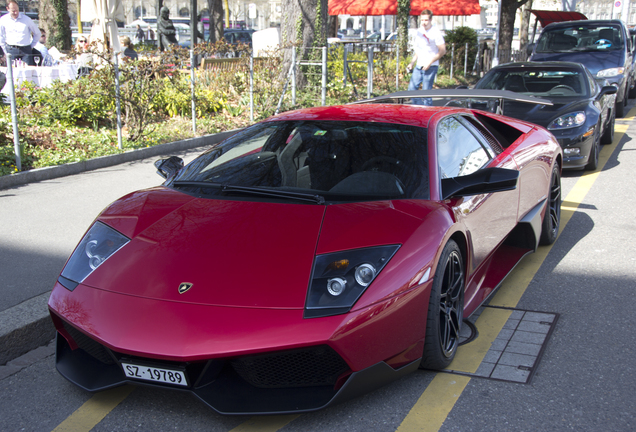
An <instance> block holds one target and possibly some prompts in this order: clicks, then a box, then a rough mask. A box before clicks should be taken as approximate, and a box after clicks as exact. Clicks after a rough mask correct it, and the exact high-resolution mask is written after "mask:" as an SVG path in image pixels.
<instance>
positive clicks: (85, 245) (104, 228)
mask: <svg viewBox="0 0 636 432" xmlns="http://www.w3.org/2000/svg"><path fill="white" fill-rule="evenodd" d="M129 241H130V239H129V238H128V237H126V236H124V235H122V234H120V233H118V232H117V231H115V230H114V229H112V228H111V227H109V226H108V225H105V224H103V223H101V222H96V223H95V225H93V226H92V227H91V229H89V230H88V232H87V233H86V235H85V236H84V238H83V239H82V241H81V242H80V244H79V245H78V246H77V248H75V251H73V254H72V255H71V258H70V259H69V260H68V262H67V263H66V266H65V267H64V270H62V275H61V276H62V277H63V278H65V279H68V280H70V281H73V282H76V283H81V282H83V281H84V279H86V278H87V277H88V275H90V274H91V273H92V272H93V271H94V270H95V269H97V267H99V266H100V265H101V264H102V263H103V262H104V261H106V260H107V259H108V258H109V257H111V256H112V255H113V254H114V253H115V252H117V251H118V250H119V249H121V248H122V247H123V246H124V245H125V244H126V243H128V242H129ZM65 286H66V285H65ZM75 286H77V285H75ZM75 286H73V287H72V288H73V289H74V288H75ZM67 288H69V289H71V288H70V287H67Z"/></svg>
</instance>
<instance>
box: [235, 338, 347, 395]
mask: <svg viewBox="0 0 636 432" xmlns="http://www.w3.org/2000/svg"><path fill="white" fill-rule="evenodd" d="M231 363H232V366H233V368H234V370H235V371H236V372H237V373H238V374H239V375H240V376H241V378H243V379H244V380H245V381H247V382H248V383H250V384H251V385H253V386H255V387H260V388H284V387H311V386H325V385H330V386H333V385H334V384H335V383H336V381H337V379H338V377H339V376H340V375H342V374H343V373H345V372H346V371H348V370H349V366H348V365H347V363H346V362H345V361H344V360H343V359H342V358H341V357H340V356H339V355H338V354H337V353H336V352H335V351H334V350H333V349H331V348H330V347H328V346H318V347H312V348H306V349H300V350H294V351H285V352H281V353H273V354H263V355H257V356H250V357H242V358H238V359H235V360H232V362H231Z"/></svg>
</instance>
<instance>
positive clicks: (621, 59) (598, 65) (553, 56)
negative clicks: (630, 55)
mask: <svg viewBox="0 0 636 432" xmlns="http://www.w3.org/2000/svg"><path fill="white" fill-rule="evenodd" d="M530 61H534V62H545V61H566V62H574V63H581V64H583V65H585V66H586V67H587V68H588V69H589V70H590V72H591V73H592V75H596V74H597V73H598V72H599V71H602V70H604V69H610V68H615V67H624V66H625V53H624V52H623V50H616V51H594V52H589V51H587V52H555V53H541V52H535V53H534V54H533V55H532V58H531V59H530Z"/></svg>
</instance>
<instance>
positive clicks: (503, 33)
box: [499, 0, 528, 63]
mask: <svg viewBox="0 0 636 432" xmlns="http://www.w3.org/2000/svg"><path fill="white" fill-rule="evenodd" d="M527 2H528V0H519V1H516V0H501V21H500V22H499V63H508V62H509V61H510V60H511V53H512V36H513V34H514V27H515V15H516V13H517V9H518V8H520V7H521V6H523V5H524V4H526V3H527Z"/></svg>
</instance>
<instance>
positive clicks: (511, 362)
mask: <svg viewBox="0 0 636 432" xmlns="http://www.w3.org/2000/svg"><path fill="white" fill-rule="evenodd" d="M484 307H491V308H497V309H507V310H511V311H512V313H511V314H510V318H508V320H507V322H506V324H505V325H504V326H503V328H502V329H501V331H500V332H499V334H498V336H497V338H496V339H495V340H494V341H493V343H492V345H491V347H490V349H489V350H488V353H487V354H486V356H485V357H484V359H483V361H482V362H481V364H480V365H479V368H478V369H477V371H476V372H475V373H467V372H459V371H453V370H444V372H448V373H454V374H460V375H467V376H473V377H479V378H489V379H494V380H498V381H508V382H515V383H522V384H529V383H530V381H531V380H532V377H533V375H534V373H535V371H536V368H537V366H538V365H539V361H540V360H541V356H542V355H543V351H544V350H545V347H546V344H547V342H548V340H549V339H550V336H551V335H552V332H553V330H554V327H555V326H556V323H557V320H558V318H559V314H556V313H549V312H535V311H527V310H522V309H513V308H503V307H498V306H484ZM471 318H475V319H476V317H471ZM471 321H472V319H471ZM464 327H466V326H464ZM478 330H479V329H478V328H477V332H478ZM471 333H474V331H472V330H471ZM464 337H465V338H466V340H465V341H461V342H460V343H468V342H470V341H471V340H473V339H474V338H475V337H477V338H478V337H479V336H478V333H477V335H475V334H473V335H472V337H470V336H468V337H467V335H464Z"/></svg>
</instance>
